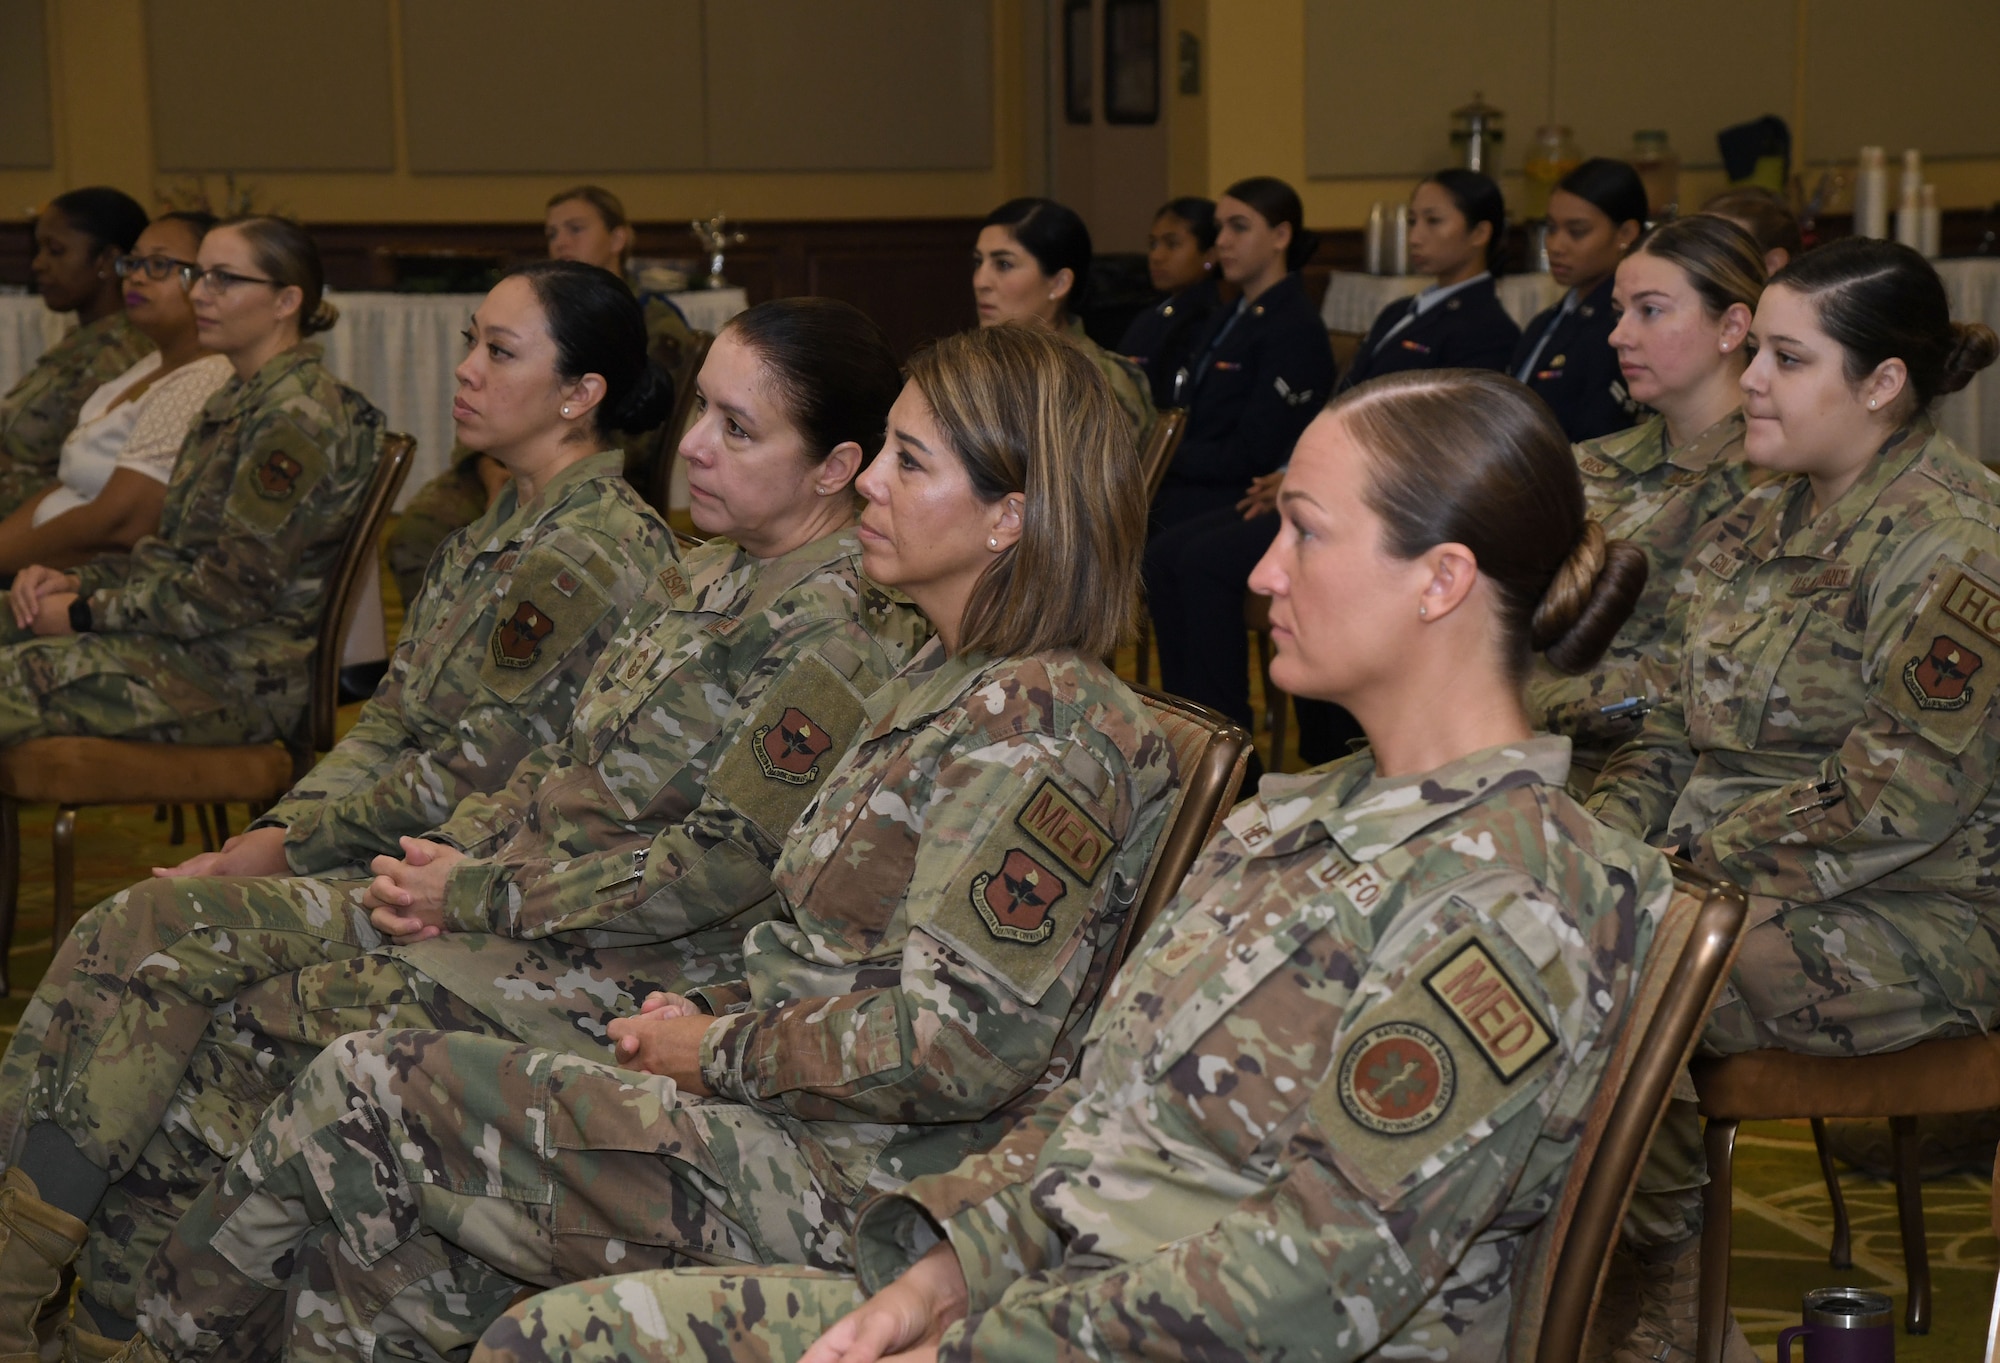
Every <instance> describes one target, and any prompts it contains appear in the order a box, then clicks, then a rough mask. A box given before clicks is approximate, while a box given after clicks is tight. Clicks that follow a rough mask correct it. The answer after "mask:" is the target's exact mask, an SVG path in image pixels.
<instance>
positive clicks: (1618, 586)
mask: <svg viewBox="0 0 2000 1363" xmlns="http://www.w3.org/2000/svg"><path fill="white" fill-rule="evenodd" d="M1646 575H1647V566H1646V555H1645V552H1644V551H1643V550H1641V549H1640V548H1639V546H1638V545H1636V544H1633V543H1632V542H1631V541H1630V540H1611V539H1606V538H1605V535H1604V526H1603V524H1602V523H1601V522H1599V521H1595V520H1587V521H1585V522H1584V523H1583V533H1582V534H1580V535H1578V536H1577V540H1576V543H1575V544H1574V545H1573V546H1571V548H1570V551H1569V556H1568V557H1567V558H1565V559H1564V560H1563V562H1562V566H1561V567H1560V568H1558V569H1556V575H1555V578H1554V579H1553V580H1552V581H1551V582H1550V583H1549V586H1548V590H1547V591H1545V592H1543V593H1542V599H1541V602H1540V603H1539V604H1538V605H1537V606H1536V607H1535V615H1534V619H1533V620H1532V621H1531V622H1530V624H1529V631H1530V632H1529V642H1530V643H1531V644H1532V645H1533V646H1534V648H1535V649H1536V650H1538V651H1539V652H1540V653H1541V654H1542V655H1543V656H1544V657H1546V658H1547V659H1548V660H1549V664H1550V666H1552V667H1554V668H1555V669H1556V670H1557V671H1558V672H1566V673H1569V674H1570V675H1572V676H1574V675H1575V674H1577V673H1579V672H1582V671H1584V670H1586V669H1587V668H1589V667H1590V666H1591V665H1593V664H1594V663H1596V661H1597V660H1598V659H1599V658H1601V657H1603V656H1604V650H1605V649H1607V648H1609V647H1610V646H1611V640H1612V639H1613V638H1614V637H1615V636H1616V635H1617V633H1618V630H1619V628H1620V627H1621V626H1622V625H1623V624H1624V623H1625V621H1626V619H1627V618H1628V617H1629V616H1630V615H1631V614H1632V608H1633V606H1635V605H1637V604H1638V601H1639V593H1640V592H1642V591H1644V590H1645V589H1646Z"/></svg>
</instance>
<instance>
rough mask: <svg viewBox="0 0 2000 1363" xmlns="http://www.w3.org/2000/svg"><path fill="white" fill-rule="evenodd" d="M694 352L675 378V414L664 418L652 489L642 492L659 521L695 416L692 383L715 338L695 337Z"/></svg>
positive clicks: (708, 335) (707, 334) (700, 334)
mask: <svg viewBox="0 0 2000 1363" xmlns="http://www.w3.org/2000/svg"><path fill="white" fill-rule="evenodd" d="M694 336H695V343H694V349H693V350H692V351H691V352H690V353H689V355H688V358H687V362H686V363H684V364H683V365H681V366H680V369H679V370H678V371H677V372H676V373H675V374H674V376H673V378H674V410H673V412H672V413H671V414H670V415H669V416H668V417H667V425H666V437H665V439H664V440H663V441H662V442H661V445H660V457H659V459H658V460H656V461H655V462H654V465H653V485H652V486H651V487H649V488H646V489H645V497H646V505H648V506H650V507H652V508H653V510H655V511H657V512H659V513H660V519H661V520H665V519H666V517H667V502H668V500H669V498H670V497H671V495H672V493H673V488H674V460H675V459H677V458H678V457H679V454H680V448H681V437H682V436H683V435H686V434H687V428H688V421H689V419H690V418H692V417H693V416H694V380H695V376H696V375H697V374H699V373H701V365H702V361H704V360H706V359H707V358H708V349H709V347H710V346H712V345H714V344H715V336H714V335H713V334H712V333H710V332H706V331H697V332H696V333H695V334H694Z"/></svg>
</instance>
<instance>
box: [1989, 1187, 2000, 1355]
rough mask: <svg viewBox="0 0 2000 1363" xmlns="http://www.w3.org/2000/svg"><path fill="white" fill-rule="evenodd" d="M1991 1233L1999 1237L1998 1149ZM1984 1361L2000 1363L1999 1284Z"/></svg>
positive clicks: (1995, 1291) (1996, 1290)
mask: <svg viewBox="0 0 2000 1363" xmlns="http://www.w3.org/2000/svg"><path fill="white" fill-rule="evenodd" d="M1992 1218H1993V1234H1994V1236H1995V1237H2000V1150H1996V1151H1995V1152H1994V1154H1993V1205H1992ZM1986 1363H2000V1284H1996V1285H1995V1287H1994V1290H1993V1310H1992V1311H1991V1312H1990V1313H1989V1314H1988V1315H1987V1317H1986Z"/></svg>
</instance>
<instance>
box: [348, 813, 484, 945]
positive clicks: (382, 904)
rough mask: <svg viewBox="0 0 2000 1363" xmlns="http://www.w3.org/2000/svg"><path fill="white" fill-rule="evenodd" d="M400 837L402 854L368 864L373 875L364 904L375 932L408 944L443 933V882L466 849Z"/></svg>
mask: <svg viewBox="0 0 2000 1363" xmlns="http://www.w3.org/2000/svg"><path fill="white" fill-rule="evenodd" d="M401 841H402V844H403V855H402V857H401V858H397V857H389V856H381V857H377V858H375V860H374V861H372V862H370V863H369V864H368V869H369V870H371V871H373V872H374V873H375V879H373V880H371V881H369V882H368V889H367V890H366V891H365V892H364V893H363V894H362V896H361V903H362V906H363V907H365V908H366V909H367V910H368V920H369V921H370V922H371V923H373V924H374V925H375V929H376V931H378V932H380V933H381V934H382V935H383V936H385V937H387V938H389V939H390V940H391V941H393V942H395V943H396V944H397V945H398V946H408V945H409V944H410V943H412V942H422V941H426V940H428V939H429V938H432V937H436V936H437V935H438V934H440V933H442V932H443V931H444V887H445V881H446V880H447V878H449V876H450V875H451V868H452V867H454V866H456V865H458V863H459V862H461V861H464V860H465V853H463V852H461V851H459V850H458V849H457V848H456V847H447V846H445V845H444V844H443V843H441V842H429V841H426V840H425V839H423V838H404V839H402V840H401Z"/></svg>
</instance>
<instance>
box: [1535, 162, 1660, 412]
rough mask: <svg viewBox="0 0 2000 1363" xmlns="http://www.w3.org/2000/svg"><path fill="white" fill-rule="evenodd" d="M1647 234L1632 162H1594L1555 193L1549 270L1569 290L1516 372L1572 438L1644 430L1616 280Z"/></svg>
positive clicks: (1539, 326) (1538, 321)
mask: <svg viewBox="0 0 2000 1363" xmlns="http://www.w3.org/2000/svg"><path fill="white" fill-rule="evenodd" d="M1645 230H1646V187H1645V186H1644V185H1643V184H1641V183H1640V182H1639V172H1637V171H1635V170H1633V169H1632V167H1630V166H1628V165H1626V164H1625V163H1624V162H1623V161H1612V160H1609V159H1607V158H1605V157H1602V156H1597V157H1592V158H1591V159H1590V160H1588V161H1585V162H1584V163H1583V164H1582V165H1580V166H1578V167H1577V168H1576V169H1575V170H1573V171H1571V172H1570V173H1569V174H1567V175H1565V176H1564V177H1563V178H1562V180H1561V182H1560V183H1558V184H1557V185H1556V188H1555V191H1554V192H1553V193H1551V194H1550V195H1549V220H1548V250H1549V273H1550V274H1551V275H1553V276H1554V277H1555V281H1556V283H1558V284H1561V285H1563V286H1564V287H1565V288H1567V289H1568V290H1569V292H1568V293H1566V294H1564V295H1563V298H1562V301H1561V302H1559V303H1557V304H1556V305H1555V306H1554V307H1552V308H1549V309H1548V310H1546V311H1545V312H1542V313H1541V314H1539V315H1538V316H1537V317H1536V318H1535V320H1534V321H1532V322H1530V323H1528V327H1527V330H1526V331H1524V332H1522V333H1521V344H1520V346H1519V348H1518V349H1516V350H1515V352H1514V358H1513V361H1512V363H1511V364H1509V366H1508V368H1509V371H1510V372H1511V373H1512V374H1513V375H1514V377H1515V378H1517V379H1519V380H1520V381H1521V382H1522V383H1525V384H1527V385H1528V387H1529V388H1531V389H1533V390H1534V392H1535V394H1536V396H1538V397H1540V398H1541V400H1542V401H1544V402H1546V403H1548V404H1549V409H1550V410H1551V411H1553V412H1554V413H1555V414H1556V420H1557V421H1559V422H1561V423H1562V428H1563V431H1564V432H1565V433H1566V434H1567V435H1568V436H1569V438H1570V439H1571V440H1572V441H1581V440H1595V439H1596V438H1597V437H1598V436H1600V435H1609V434H1611V433H1612V432H1613V431H1622V430H1624V429H1625V428H1626V427H1627V426H1631V425H1634V424H1636V423H1637V422H1638V421H1639V419H1640V417H1641V416H1643V415H1644V413H1645V409H1644V408H1643V407H1641V406H1640V405H1639V404H1638V403H1636V402H1634V401H1632V398H1631V395H1630V394H1628V393H1627V392H1626V391H1625V380H1624V377H1623V376H1622V375H1621V374H1620V373H1619V372H1618V356H1617V355H1616V354H1614V353H1613V352H1612V349H1611V328H1613V327H1614V326H1616V325H1618V318H1617V317H1616V316H1615V315H1614V314H1613V313H1612V311H1611V280H1612V276H1613V275H1614V274H1615V273H1616V272H1617V269H1618V262H1619V261H1621V260H1623V259H1624V258H1625V253H1626V252H1627V251H1629V250H1631V249H1632V247H1633V245H1634V244H1636V243H1637V242H1638V240H1639V238H1640V237H1641V236H1642V235H1644V234H1645Z"/></svg>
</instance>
